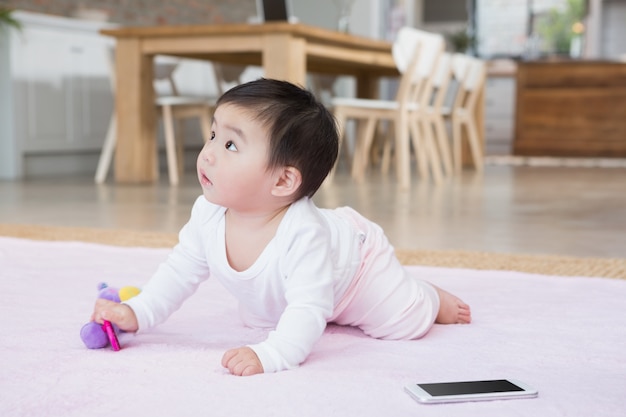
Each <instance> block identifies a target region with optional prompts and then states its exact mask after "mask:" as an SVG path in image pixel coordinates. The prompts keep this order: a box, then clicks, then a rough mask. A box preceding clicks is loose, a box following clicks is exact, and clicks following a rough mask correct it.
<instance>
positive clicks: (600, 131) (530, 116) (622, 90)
mask: <svg viewBox="0 0 626 417" xmlns="http://www.w3.org/2000/svg"><path fill="white" fill-rule="evenodd" d="M513 153H514V154H515V155H524V156H568V157H626V63H620V62H613V61H558V62H550V61H545V62H544V61H537V62H520V63H519V64H518V67H517V93H516V117H515V140H514V146H513Z"/></svg>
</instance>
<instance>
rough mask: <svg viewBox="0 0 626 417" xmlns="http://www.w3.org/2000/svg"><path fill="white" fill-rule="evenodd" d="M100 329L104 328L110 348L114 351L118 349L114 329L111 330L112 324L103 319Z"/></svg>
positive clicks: (118, 344)
mask: <svg viewBox="0 0 626 417" xmlns="http://www.w3.org/2000/svg"><path fill="white" fill-rule="evenodd" d="M102 330H104V332H105V333H106V334H107V336H108V338H109V342H111V349H113V350H114V351H116V352H117V351H118V350H120V342H119V341H118V340H117V336H116V335H115V330H113V326H112V325H111V322H110V321H108V320H104V322H103V323H102Z"/></svg>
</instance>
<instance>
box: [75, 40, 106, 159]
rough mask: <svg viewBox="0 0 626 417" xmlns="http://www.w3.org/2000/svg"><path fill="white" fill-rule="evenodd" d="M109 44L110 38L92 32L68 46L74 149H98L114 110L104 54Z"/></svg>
mask: <svg viewBox="0 0 626 417" xmlns="http://www.w3.org/2000/svg"><path fill="white" fill-rule="evenodd" d="M109 44H111V45H109ZM110 47H112V42H107V39H106V38H104V37H101V36H98V35H95V34H94V35H89V36H83V37H81V38H80V39H79V40H77V41H75V42H74V43H73V44H72V45H71V46H70V55H71V59H72V72H73V74H72V77H71V81H70V82H71V84H72V87H71V92H72V100H71V103H72V108H71V111H72V112H73V114H74V117H73V118H72V119H73V124H72V136H71V146H72V148H73V149H76V150H90V149H100V148H101V147H102V143H103V142H104V137H105V135H106V131H107V128H108V126H109V120H110V118H111V114H112V112H113V94H112V92H111V83H110V81H109V72H108V71H109V66H110V64H109V62H108V58H107V54H108V53H109V48H110Z"/></svg>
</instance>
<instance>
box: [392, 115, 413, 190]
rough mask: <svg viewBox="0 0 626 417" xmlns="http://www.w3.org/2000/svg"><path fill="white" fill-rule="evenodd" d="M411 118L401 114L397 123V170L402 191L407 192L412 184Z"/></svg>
mask: <svg viewBox="0 0 626 417" xmlns="http://www.w3.org/2000/svg"><path fill="white" fill-rule="evenodd" d="M409 123H410V117H409V115H408V114H407V113H405V112H401V113H400V115H399V116H398V118H397V122H396V147H395V152H396V170H397V175H398V183H399V184H400V189H403V190H406V189H408V188H409V185H410V184H411V155H410V144H409V129H410V125H409Z"/></svg>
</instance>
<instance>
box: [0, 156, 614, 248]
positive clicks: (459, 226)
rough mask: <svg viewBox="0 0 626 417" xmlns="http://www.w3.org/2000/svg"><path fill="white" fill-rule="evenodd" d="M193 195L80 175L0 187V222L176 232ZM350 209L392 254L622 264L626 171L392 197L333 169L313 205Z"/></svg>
mask: <svg viewBox="0 0 626 417" xmlns="http://www.w3.org/2000/svg"><path fill="white" fill-rule="evenodd" d="M199 193H200V189H199V186H198V185H197V182H196V179H195V175H194V174H193V173H187V174H186V175H185V178H184V180H183V181H182V185H181V186H179V187H177V188H172V187H170V186H169V185H167V182H166V178H165V176H163V178H162V179H161V181H160V182H159V184H156V185H147V186H146V185H143V186H135V185H133V186H131V185H114V184H113V183H112V181H111V180H109V182H108V183H107V184H105V185H102V186H96V185H94V183H93V179H92V177H90V176H70V177H57V178H48V179H29V180H22V181H0V222H4V223H30V224H44V225H60V226H79V227H99V228H121V229H137V230H153V231H171V232H175V231H177V230H178V229H179V228H180V226H181V225H182V224H184V222H185V221H186V219H187V216H188V214H189V209H190V207H191V205H192V203H193V201H194V199H195V197H196V196H197V195H199ZM314 199H315V201H316V203H317V204H318V205H319V206H322V207H335V206H341V205H350V206H352V207H354V208H355V209H357V210H358V211H360V212H361V213H362V214H364V215H365V216H367V217H369V218H370V219H372V220H374V221H375V222H377V223H379V224H380V225H381V226H382V227H383V228H384V229H385V231H386V233H387V235H388V236H389V239H390V240H391V242H392V243H393V244H394V245H395V246H396V247H397V248H401V249H413V248H415V249H435V250H441V249H464V250H474V251H495V252H507V253H535V254H556V255H571V256H583V257H622V258H624V257H626V168H623V167H610V168H598V167H555V166H515V165H506V164H497V165H488V166H486V169H485V172H484V174H483V175H479V174H476V173H475V172H473V171H467V172H464V173H463V174H462V175H461V176H459V177H455V178H452V179H448V180H447V181H446V182H445V183H444V184H443V185H442V186H440V187H436V186H434V185H432V184H428V183H425V182H424V181H420V180H419V179H418V178H414V180H413V185H412V186H411V189H410V190H408V191H404V192H403V191H400V190H399V189H398V187H397V186H396V183H395V181H394V178H393V176H389V177H383V176H382V175H381V174H380V173H378V172H376V171H373V172H370V173H369V174H368V178H367V181H366V182H365V183H363V184H360V185H357V184H354V182H353V181H352V180H351V179H350V178H349V176H348V175H347V173H346V172H344V171H343V170H341V169H340V170H339V172H338V174H337V176H336V178H335V182H334V183H333V184H332V185H330V186H326V187H324V188H323V189H321V190H320V191H319V192H318V194H316V196H315V197H314Z"/></svg>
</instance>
